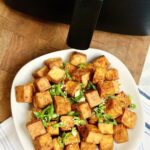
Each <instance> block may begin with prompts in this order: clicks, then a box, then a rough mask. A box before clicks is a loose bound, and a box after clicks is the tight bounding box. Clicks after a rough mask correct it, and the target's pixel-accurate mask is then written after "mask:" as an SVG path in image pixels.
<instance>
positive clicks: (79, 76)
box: [72, 69, 90, 87]
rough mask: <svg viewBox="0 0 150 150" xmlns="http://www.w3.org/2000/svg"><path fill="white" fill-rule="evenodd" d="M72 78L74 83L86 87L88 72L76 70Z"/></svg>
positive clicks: (86, 70)
mask: <svg viewBox="0 0 150 150" xmlns="http://www.w3.org/2000/svg"><path fill="white" fill-rule="evenodd" d="M72 78H73V80H75V81H78V82H81V83H83V85H84V86H85V87H86V86H87V84H88V82H89V80H90V71H89V70H88V69H77V70H76V71H75V72H73V74H72Z"/></svg>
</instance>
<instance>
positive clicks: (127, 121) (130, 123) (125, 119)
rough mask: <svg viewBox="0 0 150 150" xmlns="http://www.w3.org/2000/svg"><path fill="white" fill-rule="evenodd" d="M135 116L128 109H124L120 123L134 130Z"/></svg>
mask: <svg viewBox="0 0 150 150" xmlns="http://www.w3.org/2000/svg"><path fill="white" fill-rule="evenodd" d="M136 120H137V116H136V113H135V112H132V111H131V110H129V109H127V108H126V109H125V111H124V113H123V116H122V119H121V122H122V123H123V124H124V125H125V126H126V127H127V128H134V127H135V124H136Z"/></svg>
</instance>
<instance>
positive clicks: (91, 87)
mask: <svg viewBox="0 0 150 150" xmlns="http://www.w3.org/2000/svg"><path fill="white" fill-rule="evenodd" d="M87 90H96V86H95V85H94V84H93V83H92V82H91V81H89V83H88V85H87Z"/></svg>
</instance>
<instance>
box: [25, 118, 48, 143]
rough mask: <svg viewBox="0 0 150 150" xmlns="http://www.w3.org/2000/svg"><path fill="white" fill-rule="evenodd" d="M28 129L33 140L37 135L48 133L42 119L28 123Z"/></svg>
mask: <svg viewBox="0 0 150 150" xmlns="http://www.w3.org/2000/svg"><path fill="white" fill-rule="evenodd" d="M27 129H28V131H29V134H30V135H31V137H32V139H33V140H34V139H35V138H36V137H37V136H40V135H42V134H45V133H46V130H45V128H44V126H43V124H42V121H41V120H34V121H31V122H29V123H28V124H27Z"/></svg>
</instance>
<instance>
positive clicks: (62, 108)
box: [54, 96, 71, 115]
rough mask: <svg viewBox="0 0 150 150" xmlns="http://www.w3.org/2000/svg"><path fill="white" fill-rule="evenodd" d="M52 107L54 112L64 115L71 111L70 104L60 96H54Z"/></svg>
mask: <svg viewBox="0 0 150 150" xmlns="http://www.w3.org/2000/svg"><path fill="white" fill-rule="evenodd" d="M54 107H55V112H56V113H57V114H59V115H66V114H67V113H68V112H69V111H71V104H70V102H69V100H68V99H65V98H64V97H62V96H55V97H54Z"/></svg>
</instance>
